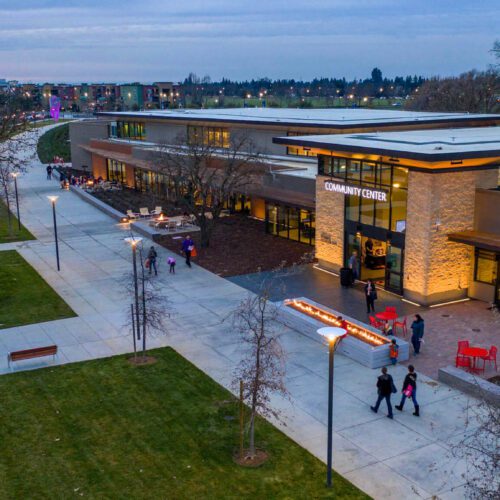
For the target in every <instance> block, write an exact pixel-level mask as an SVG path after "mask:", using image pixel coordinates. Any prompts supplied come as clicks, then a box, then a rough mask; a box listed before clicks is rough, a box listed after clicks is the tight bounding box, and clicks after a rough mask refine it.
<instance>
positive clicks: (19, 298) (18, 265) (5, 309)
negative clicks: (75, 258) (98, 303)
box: [0, 250, 75, 497]
mask: <svg viewBox="0 0 500 500" xmlns="http://www.w3.org/2000/svg"><path fill="white" fill-rule="evenodd" d="M72 316H75V313H74V312H73V311H72V310H71V308H70V307H69V306H68V305H67V304H66V302H64V300H63V299H61V297H59V295H57V293H56V292H55V291H54V290H52V288H51V287H50V286H49V285H48V284H47V283H46V282H45V280H44V279H43V278H42V277H41V276H40V275H39V274H38V273H37V272H36V271H35V270H34V269H33V268H32V267H31V266H30V265H29V264H28V263H27V262H26V261H25V260H24V259H23V258H22V257H21V255H20V254H18V253H17V252H16V251H15V250H8V251H5V252H0V329H2V328H10V327H12V326H19V325H29V324H31V323H41V322H43V321H52V320H56V319H62V318H70V317H72ZM0 497H1V495H0Z"/></svg>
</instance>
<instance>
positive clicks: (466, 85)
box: [405, 70, 500, 113]
mask: <svg viewBox="0 0 500 500" xmlns="http://www.w3.org/2000/svg"><path fill="white" fill-rule="evenodd" d="M499 93H500V76H499V74H498V72H497V71H495V70H488V71H481V72H478V71H469V72H468V73H464V74H463V75H460V76H459V77H456V78H455V77H453V78H431V79H430V80H427V81H426V82H424V83H423V84H422V86H421V87H420V88H418V90H415V92H414V93H413V94H412V96H411V99H410V100H409V101H408V102H407V104H406V106H405V107H406V109H411V110H415V111H457V112H459V111H462V112H470V113H494V112H497V111H499V110H500V103H499V102H498V101H497V97H498V94H499Z"/></svg>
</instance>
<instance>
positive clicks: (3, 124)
mask: <svg viewBox="0 0 500 500" xmlns="http://www.w3.org/2000/svg"><path fill="white" fill-rule="evenodd" d="M35 141H36V134H35V133H33V129H30V128H29V124H28V123H27V122H26V120H25V118H24V114H22V113H21V112H20V111H19V110H17V109H15V108H13V106H12V105H11V104H10V103H9V102H7V103H5V104H4V105H3V106H2V108H1V109H0V198H1V199H2V200H3V202H4V203H5V205H6V207H7V225H8V231H9V235H10V236H12V232H13V225H12V212H11V209H12V201H13V180H14V177H13V174H17V173H21V172H25V171H26V161H27V160H29V159H31V158H32V157H33V156H34V148H33V146H34V144H35Z"/></svg>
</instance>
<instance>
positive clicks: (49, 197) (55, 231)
mask: <svg viewBox="0 0 500 500" xmlns="http://www.w3.org/2000/svg"><path fill="white" fill-rule="evenodd" d="M47 198H48V199H49V201H50V203H51V204H52V215H53V218H54V237H55V240H56V259H57V270H58V271H60V270H61V268H60V266H59V243H58V241H57V222H56V201H57V198H59V196H47Z"/></svg>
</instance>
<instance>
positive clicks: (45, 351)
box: [7, 345, 57, 368]
mask: <svg viewBox="0 0 500 500" xmlns="http://www.w3.org/2000/svg"><path fill="white" fill-rule="evenodd" d="M56 354H57V346H56V345H49V346H46V347H35V348H33V349H24V350H23V351H13V352H9V354H8V355H7V361H8V364H9V368H10V363H11V361H22V360H23V359H33V358H42V357H43V356H54V358H55V356H56Z"/></svg>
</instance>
